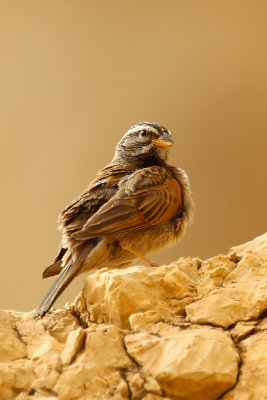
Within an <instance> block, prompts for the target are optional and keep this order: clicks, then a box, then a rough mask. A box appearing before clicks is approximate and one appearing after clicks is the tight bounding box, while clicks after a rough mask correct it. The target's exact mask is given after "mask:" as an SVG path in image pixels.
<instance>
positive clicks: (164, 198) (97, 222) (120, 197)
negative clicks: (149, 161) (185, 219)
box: [71, 167, 182, 240]
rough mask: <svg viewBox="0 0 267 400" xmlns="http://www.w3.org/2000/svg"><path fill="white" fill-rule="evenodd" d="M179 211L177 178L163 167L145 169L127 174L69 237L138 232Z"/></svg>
mask: <svg viewBox="0 0 267 400" xmlns="http://www.w3.org/2000/svg"><path fill="white" fill-rule="evenodd" d="M181 210H182V193H181V187H180V185H179V183H178V181H177V180H176V179H174V178H173V177H172V176H171V175H170V173H169V172H168V171H167V170H166V169H163V168H162V167H161V168H159V167H150V168H144V169H142V170H139V171H136V172H135V173H134V174H132V175H131V176H130V177H127V178H126V179H125V180H124V183H122V184H121V187H120V189H119V190H118V191H117V193H116V194H115V195H114V196H113V197H112V198H111V199H110V200H109V201H108V202H107V203H106V204H104V205H103V206H102V207H101V208H100V209H99V210H98V211H97V212H96V213H95V214H94V215H93V216H92V217H91V218H90V219H89V220H88V221H87V222H86V223H85V225H84V226H83V229H82V230H80V231H77V232H75V233H73V234H72V235H71V237H73V238H75V239H82V240H83V239H89V238H92V237H99V236H106V235H111V234H114V233H122V232H129V233H130V232H134V231H136V230H138V231H139V230H143V229H147V228H148V227H150V226H153V225H157V224H159V223H161V222H164V221H169V220H171V219H173V218H174V217H177V216H178V215H179V214H180V212H181Z"/></svg>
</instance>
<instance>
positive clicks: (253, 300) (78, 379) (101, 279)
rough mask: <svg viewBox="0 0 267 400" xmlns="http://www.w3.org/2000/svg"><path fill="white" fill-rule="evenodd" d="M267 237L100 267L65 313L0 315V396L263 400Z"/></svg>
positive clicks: (266, 395) (9, 399)
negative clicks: (160, 261) (153, 262)
mask: <svg viewBox="0 0 267 400" xmlns="http://www.w3.org/2000/svg"><path fill="white" fill-rule="evenodd" d="M266 277H267V234H265V235H262V236H261V237H258V238H256V239H254V240H253V241H251V242H249V243H246V244H244V245H241V246H236V247H234V248H232V249H231V250H230V253H229V254H228V255H219V256H216V257H213V258H211V259H208V260H205V261H200V260H199V259H196V258H193V259H191V258H183V259H180V260H178V261H177V262H173V263H172V264H170V265H168V266H166V265H164V266H161V267H159V268H149V267H144V266H143V267H138V266H134V267H131V268H126V269H120V270H119V269H117V270H115V269H114V270H112V271H108V270H102V271H101V270H100V271H97V272H94V273H92V275H90V276H89V277H88V278H87V279H86V281H85V287H84V291H83V293H81V294H80V295H79V296H77V298H76V300H75V302H74V303H73V304H67V305H66V306H65V309H64V310H56V311H51V312H49V313H48V314H47V315H46V316H45V317H44V318H43V319H38V320H33V319H32V315H33V313H20V312H14V311H0V400H2V399H3V400H13V399H16V400H55V399H59V400H109V399H110V400H111V399H112V400H127V399H131V400H202V399H203V400H216V399H223V400H267V383H266V382H267V375H266V371H267V361H266V360H267V318H266V317H265V318H264V316H266V308H267V286H266Z"/></svg>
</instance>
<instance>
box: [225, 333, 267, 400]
mask: <svg viewBox="0 0 267 400" xmlns="http://www.w3.org/2000/svg"><path fill="white" fill-rule="evenodd" d="M240 349H241V355H242V359H243V365H242V366H241V374H240V378H239V381H238V383H237V385H236V387H235V389H234V390H231V391H230V392H229V393H227V394H226V395H225V396H223V400H259V399H261V400H266V399H267V330H263V331H260V332H256V333H255V334H254V335H251V336H249V337H248V338H247V339H245V340H243V341H242V342H241V345H240Z"/></svg>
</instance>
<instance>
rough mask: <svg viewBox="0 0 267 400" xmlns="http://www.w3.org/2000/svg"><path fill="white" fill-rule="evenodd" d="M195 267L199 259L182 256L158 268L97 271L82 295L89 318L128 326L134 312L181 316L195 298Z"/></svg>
mask: <svg viewBox="0 0 267 400" xmlns="http://www.w3.org/2000/svg"><path fill="white" fill-rule="evenodd" d="M198 266H199V259H192V260H191V259H181V260H179V261H177V262H176V263H172V264H170V265H168V266H162V267H158V268H151V267H144V266H143V267H130V268H127V269H119V270H116V269H114V270H112V271H107V270H104V271H101V270H100V271H98V272H96V273H95V274H92V275H89V276H88V278H87V279H86V281H85V287H84V297H85V301H86V306H87V310H88V313H89V316H90V320H92V321H94V322H96V323H111V324H115V325H117V326H119V327H122V328H129V320H128V319H129V316H130V315H131V314H134V313H137V312H145V311H148V310H149V311H151V310H153V311H154V312H155V313H157V314H158V315H159V316H164V315H182V314H183V313H184V309H185V305H186V304H189V303H190V302H192V300H193V299H194V298H195V297H196V280H197V279H199V278H198V274H197V269H198Z"/></svg>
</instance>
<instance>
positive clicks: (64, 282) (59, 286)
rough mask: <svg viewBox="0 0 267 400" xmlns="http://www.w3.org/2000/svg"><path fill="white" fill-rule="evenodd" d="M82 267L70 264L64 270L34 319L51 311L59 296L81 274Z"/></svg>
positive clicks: (79, 264) (80, 264)
mask: <svg viewBox="0 0 267 400" xmlns="http://www.w3.org/2000/svg"><path fill="white" fill-rule="evenodd" d="M81 266H82V263H78V264H77V263H76V264H69V265H67V266H66V267H65V268H64V269H62V271H61V273H60V274H59V276H58V277H57V279H56V280H55V282H54V283H53V285H52V286H51V288H50V289H49V290H48V292H47V293H46V295H45V297H44V298H43V300H42V301H41V304H40V305H39V307H38V309H37V311H36V313H35V314H34V317H33V318H34V319H35V318H37V317H42V316H43V315H45V314H46V313H47V311H49V309H50V308H51V307H52V305H53V304H54V302H55V301H56V299H57V298H58V296H60V294H61V293H62V292H63V290H65V289H66V287H67V286H68V285H69V283H70V282H71V281H72V280H73V278H75V276H77V273H78V272H79V270H80V268H81Z"/></svg>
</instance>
